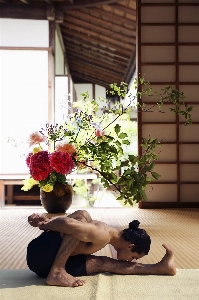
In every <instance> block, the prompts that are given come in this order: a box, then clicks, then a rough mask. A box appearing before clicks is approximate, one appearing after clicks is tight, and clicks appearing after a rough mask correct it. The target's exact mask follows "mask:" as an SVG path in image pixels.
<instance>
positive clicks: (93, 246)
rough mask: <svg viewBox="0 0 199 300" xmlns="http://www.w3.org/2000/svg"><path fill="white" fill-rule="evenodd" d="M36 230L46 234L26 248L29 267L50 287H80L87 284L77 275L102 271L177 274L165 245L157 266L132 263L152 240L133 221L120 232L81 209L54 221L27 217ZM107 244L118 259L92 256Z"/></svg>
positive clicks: (128, 273) (42, 217) (34, 215)
mask: <svg viewBox="0 0 199 300" xmlns="http://www.w3.org/2000/svg"><path fill="white" fill-rule="evenodd" d="M28 222H29V224H30V225H31V226H33V227H39V228H40V229H41V230H44V232H43V233H42V234H41V235H40V236H39V237H37V238H36V239H34V240H33V241H31V242H30V244H29V245H28V248H27V264H28V266H29V268H30V270H32V271H33V272H35V273H36V274H37V275H39V276H40V277H46V283H47V284H48V285H56V286H68V287H69V286H70V287H77V286H82V285H83V284H85V281H84V280H82V279H78V278H76V277H74V276H85V275H90V274H95V273H101V272H110V273H114V274H124V275H131V274H132V275H133V274H166V275H175V274H176V268H175V265H174V256H173V253H172V251H171V249H169V248H168V247H167V246H166V245H163V247H164V248H165V249H166V254H165V256H164V257H163V259H162V260H161V261H160V262H158V263H156V264H139V263H137V262H132V260H134V259H139V258H141V257H143V256H144V255H147V254H148V252H149V250H150V243H151V240H150V237H149V235H148V234H147V233H146V231H145V230H143V229H140V228H138V226H139V221H137V220H134V221H132V222H131V223H130V224H129V228H127V229H124V230H118V229H116V228H112V227H110V226H108V225H107V224H105V223H103V222H100V221H96V220H92V218H91V216H90V214H89V213H88V212H87V211H85V210H78V211H76V212H74V213H73V214H71V215H69V216H67V217H65V216H64V217H55V218H52V219H49V218H46V217H44V216H39V215H38V214H33V215H31V216H30V217H29V218H28ZM107 244H110V245H112V246H113V247H114V248H115V250H116V251H117V259H112V258H109V257H106V256H95V255H91V254H93V253H95V252H96V251H98V250H100V249H102V248H103V247H105V246H106V245H107Z"/></svg>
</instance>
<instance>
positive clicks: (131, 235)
mask: <svg viewBox="0 0 199 300" xmlns="http://www.w3.org/2000/svg"><path fill="white" fill-rule="evenodd" d="M139 225H140V222H139V221H138V220H134V221H132V222H130V223H129V228H126V229H124V230H123V231H122V237H123V238H124V239H125V241H128V242H131V243H132V244H134V245H135V246H134V247H133V249H132V252H137V253H138V254H142V253H145V255H146V254H148V253H149V250H150V245H151V238H150V236H149V235H148V233H147V232H146V231H145V230H144V229H141V228H138V227H139Z"/></svg>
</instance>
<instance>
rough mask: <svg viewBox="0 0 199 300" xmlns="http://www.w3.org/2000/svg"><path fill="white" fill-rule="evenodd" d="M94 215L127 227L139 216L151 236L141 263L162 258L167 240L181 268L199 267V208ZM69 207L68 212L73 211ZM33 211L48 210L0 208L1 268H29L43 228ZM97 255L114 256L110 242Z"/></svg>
mask: <svg viewBox="0 0 199 300" xmlns="http://www.w3.org/2000/svg"><path fill="white" fill-rule="evenodd" d="M87 210H88V211H89V213H90V214H91V216H92V218H94V219H97V220H102V221H104V222H106V223H107V224H108V225H110V226H115V227H117V228H121V229H123V228H125V227H127V226H128V223H129V222H131V221H132V220H134V219H137V220H139V221H140V223H141V225H140V226H141V227H142V228H144V229H146V230H147V232H148V233H149V234H150V236H151V239H152V245H151V250H150V252H149V255H147V256H145V257H143V258H142V259H141V260H140V262H142V263H155V262H157V261H159V260H160V259H161V258H162V257H163V255H164V253H165V250H164V248H163V247H162V243H167V244H168V245H169V246H171V248H172V249H173V250H174V253H175V261H176V266H177V268H179V269H199V246H198V245H199V209H164V210H161V209H139V208H89V209H87ZM73 211H74V209H70V210H69V212H70V213H71V212H73ZM32 213H45V210H44V209H43V208H37V207H36V208H34V207H33V208H27V207H23V208H16V207H13V208H12V207H11V208H9V207H6V208H5V209H1V210H0V244H1V247H0V269H27V265H26V259H25V257H26V248H27V245H28V243H29V242H30V241H31V240H32V239H33V238H35V237H37V236H38V235H40V233H41V231H40V230H39V229H38V228H33V227H31V226H30V225H29V224H28V222H27V218H28V216H29V215H30V214H32ZM97 255H106V256H110V257H114V255H115V254H114V251H113V249H112V248H111V249H110V248H109V246H107V247H106V248H105V249H103V250H100V251H98V253H97Z"/></svg>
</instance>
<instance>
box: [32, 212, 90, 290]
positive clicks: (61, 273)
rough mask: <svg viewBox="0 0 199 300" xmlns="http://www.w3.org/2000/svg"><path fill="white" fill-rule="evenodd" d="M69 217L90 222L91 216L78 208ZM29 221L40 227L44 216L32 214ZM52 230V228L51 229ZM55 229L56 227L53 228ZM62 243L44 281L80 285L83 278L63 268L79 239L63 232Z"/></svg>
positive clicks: (49, 283)
mask: <svg viewBox="0 0 199 300" xmlns="http://www.w3.org/2000/svg"><path fill="white" fill-rule="evenodd" d="M67 217H70V218H74V219H76V220H79V221H81V222H91V221H92V218H91V216H90V215H89V213H88V212H87V211H85V210H78V211H76V212H74V213H73V214H70V215H69V216H67ZM46 219H47V218H46ZM28 221H29V223H30V224H31V225H32V224H34V225H32V226H34V227H37V226H39V227H41V226H42V222H44V221H45V217H40V216H39V215H36V214H33V215H32V216H30V217H29V219H28ZM51 230H52V231H53V228H52V229H51ZM55 231H57V228H55ZM62 236H63V240H62V244H61V246H60V248H59V251H58V253H57V255H56V257H55V260H54V262H53V265H52V267H51V270H50V273H49V274H48V277H47V279H46V283H47V284H48V285H58V286H71V287H77V286H81V285H83V284H84V283H85V281H84V280H80V279H77V278H75V277H73V276H72V275H70V274H68V273H67V272H66V270H65V264H66V261H67V259H68V258H69V256H70V254H71V253H72V252H73V251H74V250H75V248H76V247H77V245H78V244H79V242H80V241H79V240H77V239H76V238H74V237H73V236H71V235H69V234H64V235H62Z"/></svg>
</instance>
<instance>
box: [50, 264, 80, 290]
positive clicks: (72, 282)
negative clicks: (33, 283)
mask: <svg viewBox="0 0 199 300" xmlns="http://www.w3.org/2000/svg"><path fill="white" fill-rule="evenodd" d="M46 283H47V284H48V285H56V286H66V287H78V286H82V285H84V284H85V280H81V279H78V278H75V277H73V276H72V275H70V274H68V273H66V271H65V270H64V269H63V268H53V269H51V271H50V273H49V275H48V277H47V279H46Z"/></svg>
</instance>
